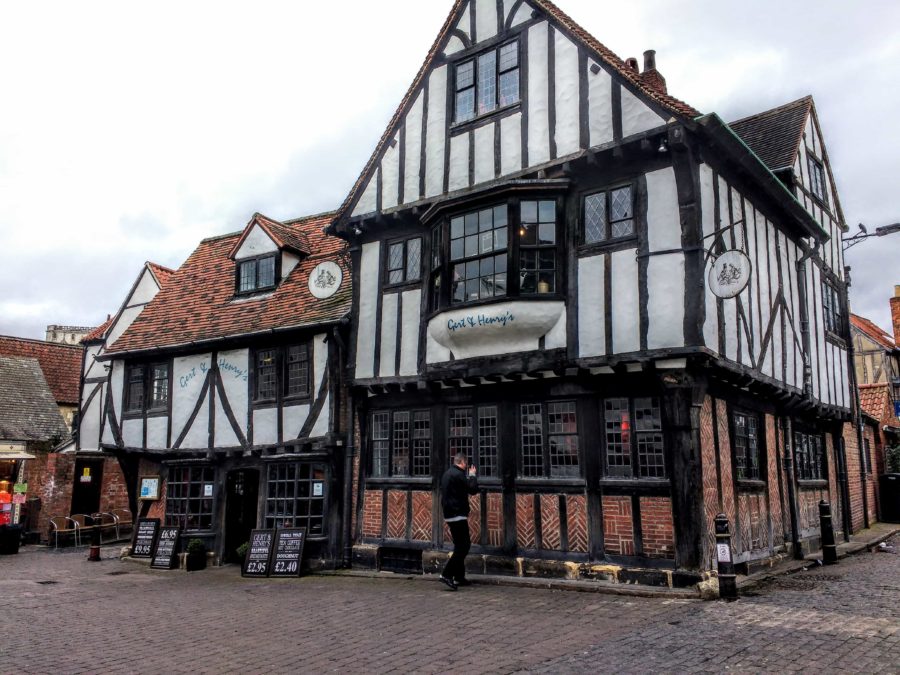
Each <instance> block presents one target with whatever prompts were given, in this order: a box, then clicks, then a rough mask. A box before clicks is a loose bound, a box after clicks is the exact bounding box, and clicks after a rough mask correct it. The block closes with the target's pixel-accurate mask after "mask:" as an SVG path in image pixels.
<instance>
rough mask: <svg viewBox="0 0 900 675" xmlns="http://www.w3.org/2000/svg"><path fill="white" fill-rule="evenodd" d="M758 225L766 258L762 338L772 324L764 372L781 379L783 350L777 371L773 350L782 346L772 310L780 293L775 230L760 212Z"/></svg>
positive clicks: (763, 281) (763, 284)
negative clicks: (776, 296)
mask: <svg viewBox="0 0 900 675" xmlns="http://www.w3.org/2000/svg"><path fill="white" fill-rule="evenodd" d="M756 223H757V226H758V227H759V231H760V233H761V234H762V235H764V236H763V238H762V239H761V242H762V241H764V242H765V245H764V246H761V247H760V250H761V251H763V253H764V255H765V258H766V264H765V268H766V273H765V275H764V276H763V277H762V278H761V279H760V284H761V288H760V298H762V300H761V301H760V302H761V309H762V323H761V325H760V336H761V338H762V336H765V334H766V331H767V330H768V327H769V324H772V337H771V339H770V340H769V345H768V347H767V348H766V354H765V357H764V359H763V372H764V373H765V374H766V375H768V376H769V377H778V379H781V349H779V350H778V352H779V354H778V359H777V365H778V368H777V369H776V367H775V366H776V358H775V353H774V349H773V347H774V345H775V344H776V343H777V344H778V345H781V335H780V331H781V324H780V322H779V321H778V317H777V316H776V315H773V308H772V303H773V300H774V299H775V294H776V293H777V292H778V269H777V266H778V257H777V256H776V254H775V230H774V228H773V227H772V225H771V223H769V222H768V221H767V220H766V219H765V218H764V217H763V216H762V214H760V213H758V212H757V214H756ZM770 289H771V290H770ZM773 317H774V319H773Z"/></svg>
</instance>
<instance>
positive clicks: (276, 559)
mask: <svg viewBox="0 0 900 675" xmlns="http://www.w3.org/2000/svg"><path fill="white" fill-rule="evenodd" d="M304 541H306V528H304V527H286V528H284V529H283V530H276V531H275V552H274V553H273V554H272V572H271V573H270V574H269V576H272V577H298V576H300V560H301V559H302V558H303V542H304Z"/></svg>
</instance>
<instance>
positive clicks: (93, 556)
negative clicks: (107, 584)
mask: <svg viewBox="0 0 900 675" xmlns="http://www.w3.org/2000/svg"><path fill="white" fill-rule="evenodd" d="M88 562H100V525H99V524H98V523H94V530H93V532H91V550H90V552H89V553H88Z"/></svg>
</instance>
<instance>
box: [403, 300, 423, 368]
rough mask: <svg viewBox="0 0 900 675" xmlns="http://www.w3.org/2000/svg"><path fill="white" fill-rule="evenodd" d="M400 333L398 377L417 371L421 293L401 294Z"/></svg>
mask: <svg viewBox="0 0 900 675" xmlns="http://www.w3.org/2000/svg"><path fill="white" fill-rule="evenodd" d="M401 317H402V332H401V334H400V335H401V337H400V373H399V374H400V375H403V376H410V375H416V374H417V373H418V371H419V323H420V322H421V320H422V291H421V290H420V289H416V290H412V291H404V292H403V309H402V311H401Z"/></svg>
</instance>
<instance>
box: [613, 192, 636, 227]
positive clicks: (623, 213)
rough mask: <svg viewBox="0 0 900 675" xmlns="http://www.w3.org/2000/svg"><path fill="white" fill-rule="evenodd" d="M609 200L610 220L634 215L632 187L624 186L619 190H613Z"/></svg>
mask: <svg viewBox="0 0 900 675" xmlns="http://www.w3.org/2000/svg"><path fill="white" fill-rule="evenodd" d="M609 202H610V203H609V216H610V220H613V221H615V220H622V219H624V218H631V217H632V215H633V213H632V205H631V188H630V187H623V188H619V189H618V190H613V191H612V192H611V193H610V197H609Z"/></svg>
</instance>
